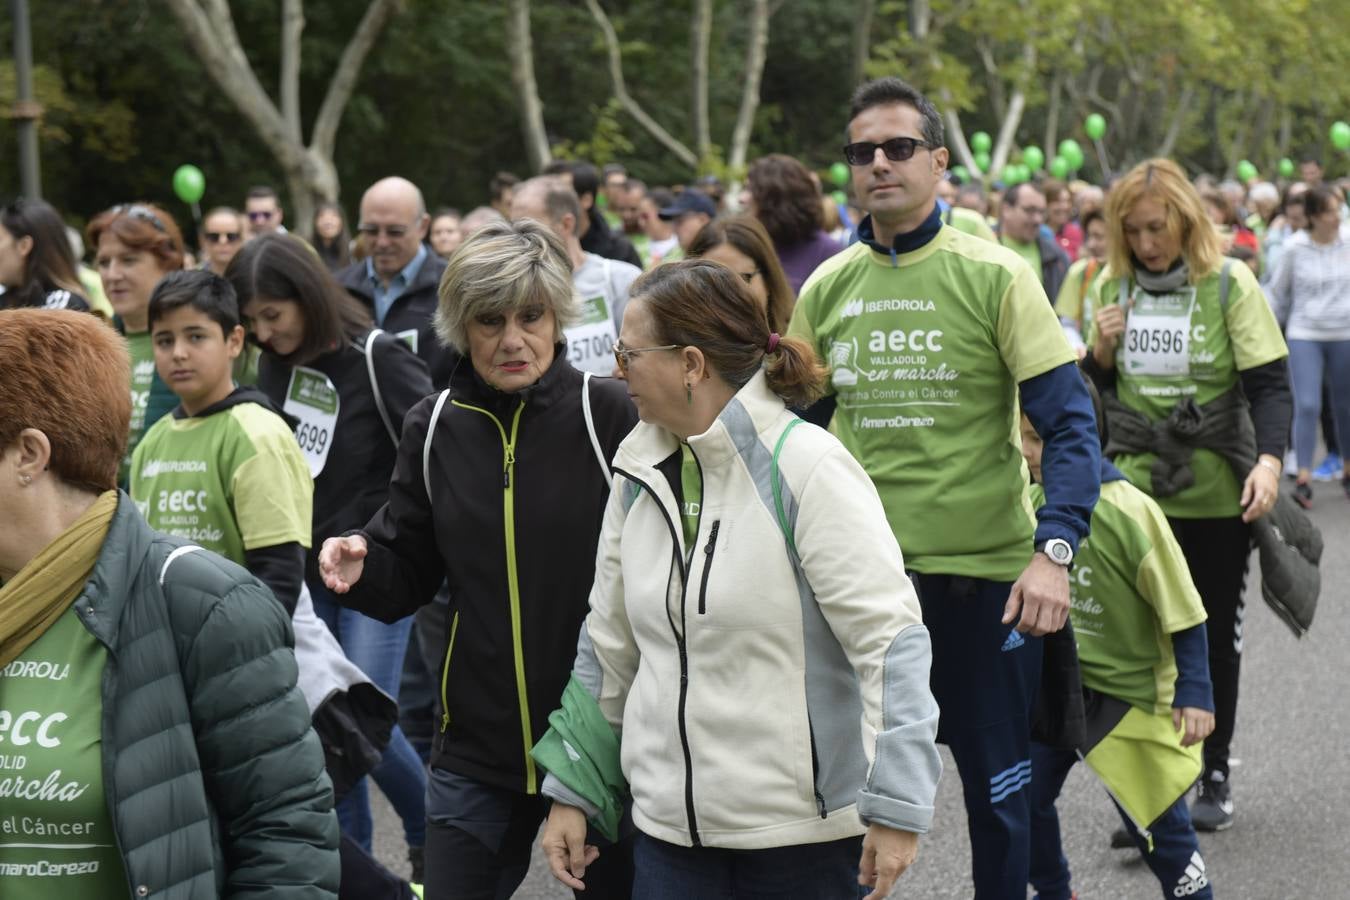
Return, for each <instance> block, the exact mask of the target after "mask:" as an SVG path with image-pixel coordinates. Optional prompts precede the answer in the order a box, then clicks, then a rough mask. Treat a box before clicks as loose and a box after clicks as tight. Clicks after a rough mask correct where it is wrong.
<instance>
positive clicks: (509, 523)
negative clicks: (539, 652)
mask: <svg viewBox="0 0 1350 900" xmlns="http://www.w3.org/2000/svg"><path fill="white" fill-rule="evenodd" d="M450 402H451V403H453V404H454V405H455V406H459V407H462V408H463V409H471V410H473V411H474V412H480V413H482V414H483V415H485V416H487V417H488V418H489V419H491V420H492V424H494V425H496V426H497V431H498V432H499V433H500V434H501V436H502V504H503V506H502V515H503V521H504V522H505V525H506V527H505V531H506V589H507V594H508V595H509V597H510V603H511V645H512V650H513V651H514V656H515V669H516V696H517V698H518V700H519V704H520V733H521V736H522V737H523V738H524V745H525V749H524V753H525V793H527V794H537V793H539V776H538V772H537V771H536V769H535V766H534V759H533V758H532V757H531V756H530V750H531V749H532V748H533V747H534V733H533V729H532V728H531V727H530V698H529V693H528V691H527V690H526V686H525V649H524V639H523V638H522V637H521V621H520V578H519V575H518V572H517V568H516V502H515V500H516V488H515V484H514V479H513V477H512V476H514V474H515V471H516V439H517V437H518V436H519V434H520V414H521V413H522V412H524V410H525V401H524V400H522V401H520V405H518V406H517V407H516V411H515V414H514V415H513V416H512V417H511V434H510V436H509V437H508V436H507V433H506V427H505V426H504V425H502V423H501V420H500V419H498V418H497V417H496V416H494V415H493V414H492V413H490V412H488V411H487V410H486V409H483V408H481V407H478V406H470V405H469V404H467V403H462V402H460V401H459V400H451V401H450Z"/></svg>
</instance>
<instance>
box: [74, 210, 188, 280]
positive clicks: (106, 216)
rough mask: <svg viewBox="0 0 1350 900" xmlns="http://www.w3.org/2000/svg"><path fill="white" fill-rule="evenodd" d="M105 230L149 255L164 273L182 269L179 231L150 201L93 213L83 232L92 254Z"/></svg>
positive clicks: (96, 249)
mask: <svg viewBox="0 0 1350 900" xmlns="http://www.w3.org/2000/svg"><path fill="white" fill-rule="evenodd" d="M105 231H111V232H112V233H113V236H114V237H116V238H117V239H118V240H119V241H121V242H122V243H123V244H126V245H127V246H128V247H130V248H131V249H132V250H140V251H143V252H148V253H151V254H153V255H154V256H155V258H156V259H158V260H159V267H160V268H161V269H163V270H164V271H166V272H172V271H175V270H177V269H181V268H183V233H182V232H181V231H179V230H178V223H177V222H175V221H174V220H173V216H171V215H169V214H168V213H167V212H165V211H164V210H162V209H160V208H159V207H158V206H155V205H154V204H153V203H123V204H119V205H118V206H114V207H112V208H111V209H107V210H104V211H103V212H101V213H99V214H98V215H96V216H94V218H93V219H92V220H90V222H89V226H88V227H87V228H85V230H84V233H85V237H86V238H87V239H88V242H89V246H90V247H91V248H93V250H94V252H95V253H97V252H98V240H99V238H101V237H102V236H103V232H105Z"/></svg>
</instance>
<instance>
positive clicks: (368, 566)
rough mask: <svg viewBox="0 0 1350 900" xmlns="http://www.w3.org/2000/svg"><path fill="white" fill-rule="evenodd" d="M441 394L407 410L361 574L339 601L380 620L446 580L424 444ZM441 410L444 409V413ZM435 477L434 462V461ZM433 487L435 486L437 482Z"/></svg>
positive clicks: (417, 602)
mask: <svg viewBox="0 0 1350 900" xmlns="http://www.w3.org/2000/svg"><path fill="white" fill-rule="evenodd" d="M438 396H439V395H437V394H433V395H430V396H428V397H425V398H423V399H422V400H421V401H420V402H419V403H418V404H417V405H416V406H414V407H413V408H412V409H411V410H409V411H408V415H407V417H406V418H405V419H404V423H403V436H402V439H401V440H400V443H399V449H398V461H397V462H396V463H395V464H394V477H393V479H392V480H390V482H389V499H388V500H387V501H385V504H384V506H382V507H380V510H379V512H377V513H375V516H374V517H373V518H372V519H371V520H370V521H369V522H368V523H367V524H366V527H365V528H364V529H362V530H361V531H360V532H349V533H351V534H358V533H359V534H361V536H362V537H364V538H365V539H366V548H367V552H366V558H365V565H364V567H363V569H362V572H361V578H360V579H359V580H358V581H357V582H356V583H355V584H353V585H352V587H351V590H349V591H348V592H347V593H345V594H338V595H335V596H336V597H337V599H338V602H339V603H341V604H342V605H343V606H346V607H348V608H350V609H355V610H357V611H359V612H362V613H365V614H366V615H368V616H370V617H371V618H374V619H379V620H380V621H382V622H396V621H398V620H399V619H401V618H403V617H404V616H408V615H411V614H412V613H414V612H416V611H417V609H418V608H419V607H421V606H422V605H424V604H426V603H428V602H430V600H431V599H432V597H433V596H434V595H435V593H436V589H437V588H438V587H440V585H441V582H442V581H444V580H445V564H444V562H443V561H442V557H441V553H440V549H439V548H438V547H437V544H436V525H435V521H434V519H433V517H432V510H431V503H430V501H429V500H428V499H427V489H426V484H425V482H424V481H423V480H422V448H423V446H424V444H425V443H426V436H427V427H428V421H429V420H430V418H431V411H432V409H433V408H434V407H435V405H436V400H437V398H438ZM444 414H445V413H444V410H442V415H444ZM432 472H433V482H434V480H435V476H434V472H435V465H434V462H433V465H432ZM433 490H435V488H434V486H433Z"/></svg>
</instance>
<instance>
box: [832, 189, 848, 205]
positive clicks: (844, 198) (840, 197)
mask: <svg viewBox="0 0 1350 900" xmlns="http://www.w3.org/2000/svg"><path fill="white" fill-rule="evenodd" d="M830 199H831V200H833V201H834V202H835V205H836V206H844V205H845V204H847V203H848V194H845V193H844V192H843V191H832V192H831V193H830Z"/></svg>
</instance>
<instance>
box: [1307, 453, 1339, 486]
mask: <svg viewBox="0 0 1350 900" xmlns="http://www.w3.org/2000/svg"><path fill="white" fill-rule="evenodd" d="M1342 471H1343V470H1342V467H1341V458H1340V456H1338V455H1337V454H1335V453H1328V454H1327V458H1326V459H1324V460H1322V464H1321V465H1320V466H1318V467H1317V468H1316V469H1314V470H1313V476H1312V477H1313V480H1314V481H1339V480H1340V477H1341V474H1342Z"/></svg>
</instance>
